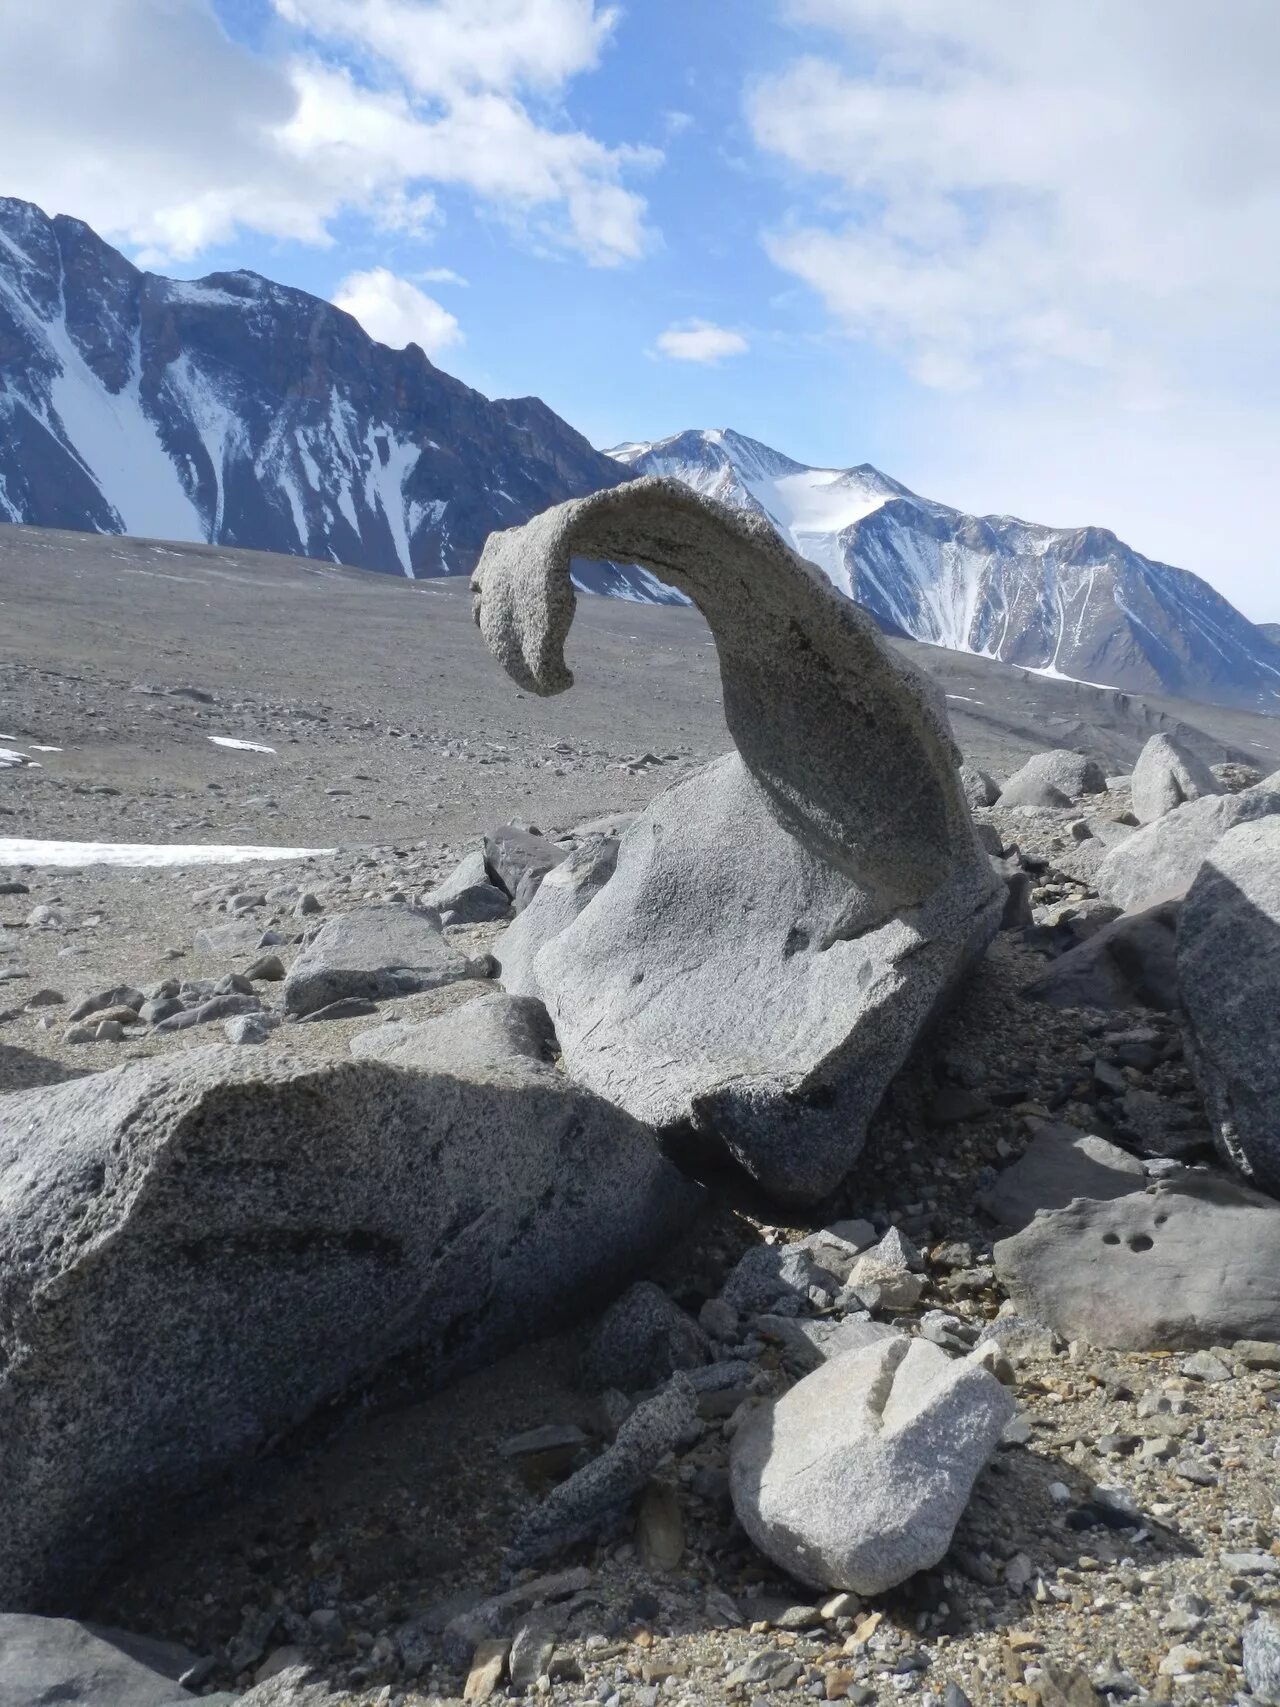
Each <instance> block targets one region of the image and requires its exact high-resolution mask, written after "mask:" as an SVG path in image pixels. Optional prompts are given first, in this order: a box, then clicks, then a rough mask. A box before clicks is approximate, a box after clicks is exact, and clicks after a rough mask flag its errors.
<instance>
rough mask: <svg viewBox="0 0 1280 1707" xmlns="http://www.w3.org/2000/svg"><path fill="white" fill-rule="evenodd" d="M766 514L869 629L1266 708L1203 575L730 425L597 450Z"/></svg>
mask: <svg viewBox="0 0 1280 1707" xmlns="http://www.w3.org/2000/svg"><path fill="white" fill-rule="evenodd" d="M610 454H611V455H612V456H614V457H615V458H616V459H617V460H618V461H619V462H620V463H621V464H622V465H623V466H624V467H626V468H628V469H630V470H631V471H632V472H634V473H636V474H663V475H668V476H671V477H673V478H675V479H678V480H682V481H684V483H685V484H686V485H689V486H691V487H693V488H694V489H695V490H697V491H700V492H703V493H705V494H707V495H708V496H710V497H715V498H718V499H720V501H721V502H723V503H727V504H730V505H733V506H734V507H736V508H741V509H747V510H751V511H754V512H755V513H757V514H760V515H763V516H765V517H766V518H767V519H768V520H769V521H770V522H771V523H772V524H773V525H774V526H775V527H776V528H777V529H778V532H779V533H780V534H781V535H782V536H783V538H784V539H786V540H787V541H788V543H789V544H791V545H792V546H793V547H794V548H795V550H797V551H798V552H799V553H800V555H801V556H803V557H806V558H808V559H809V560H810V561H811V562H813V563H816V564H817V566H818V567H819V568H820V569H822V570H823V572H824V573H825V574H826V575H827V576H828V578H829V579H830V580H831V581H832V583H833V585H835V586H836V587H837V588H838V589H839V590H840V591H841V592H843V593H845V594H846V595H847V596H849V597H850V598H853V599H855V600H857V602H858V603H859V604H861V605H863V606H864V607H865V608H866V609H868V610H869V611H870V612H871V614H872V615H873V616H875V617H876V619H877V620H878V621H879V622H880V623H881V625H882V626H884V627H886V628H888V629H889V630H890V631H895V630H896V631H897V632H900V633H905V634H907V635H909V636H910V637H911V638H912V639H915V640H921V641H925V642H927V643H929V644H932V645H938V646H945V647H947V648H949V649H951V650H953V651H960V652H972V653H976V654H978V655H980V656H986V657H993V658H997V659H999V660H1000V661H1002V662H1004V663H1012V664H1018V665H1020V666H1021V667H1023V668H1024V669H1032V670H1038V671H1040V672H1042V673H1044V674H1046V675H1055V674H1060V675H1063V676H1068V677H1070V678H1071V679H1072V680H1075V681H1083V682H1089V683H1093V684H1096V685H1098V686H1103V687H1114V688H1123V689H1127V690H1132V691H1137V692H1151V691H1155V690H1160V691H1163V692H1167V693H1173V694H1178V695H1181V696H1183V697H1186V698H1198V699H1205V700H1208V701H1209V702H1210V703H1217V704H1223V705H1236V706H1239V707H1241V708H1242V709H1249V710H1256V711H1264V712H1267V713H1268V714H1271V715H1277V714H1280V658H1277V655H1276V647H1275V643H1274V642H1273V641H1272V640H1271V639H1270V638H1269V637H1268V635H1267V634H1266V633H1265V631H1263V630H1260V629H1258V628H1255V626H1254V625H1253V624H1252V623H1250V622H1249V621H1248V619H1247V618H1246V617H1244V616H1243V615H1242V614H1241V613H1240V612H1239V611H1237V610H1236V609H1235V608H1234V606H1232V605H1231V604H1230V603H1229V602H1228V601H1227V600H1226V599H1225V598H1223V597H1222V595H1221V594H1220V593H1218V592H1216V591H1215V590H1214V589H1213V588H1212V587H1211V586H1210V585H1209V584H1208V582H1207V581H1204V580H1202V579H1201V578H1200V577H1199V576H1197V575H1194V574H1193V573H1192V572H1191V571H1190V570H1187V569H1179V568H1176V567H1175V566H1174V565H1172V564H1167V563H1160V562H1158V561H1156V560H1155V559H1152V558H1148V557H1144V556H1143V555H1142V554H1141V553H1140V552H1137V551H1135V550H1134V549H1133V548H1132V547H1131V546H1128V545H1126V544H1125V543H1124V541H1122V540H1121V539H1119V538H1118V536H1117V535H1116V534H1114V533H1113V532H1112V531H1111V530H1110V529H1108V528H1102V527H1098V526H1092V525H1090V526H1085V527H1079V528H1051V527H1046V526H1043V525H1042V524H1040V523H1036V522H1027V521H1024V520H1022V518H1020V517H1017V516H1011V515H988V516H974V515H969V514H967V513H966V512H964V511H962V510H957V509H955V508H954V507H952V506H950V505H947V504H940V503H937V502H935V501H934V500H933V499H929V498H923V497H921V496H920V495H919V494H918V493H915V492H913V491H912V490H911V489H910V488H909V487H907V486H904V485H903V484H902V483H901V482H900V481H898V480H895V479H893V478H892V476H890V475H887V474H884V473H883V472H882V471H881V470H879V469H877V468H875V467H874V466H873V465H872V464H870V463H860V464H858V465H856V466H854V467H852V468H846V469H823V468H814V467H812V466H810V465H808V464H805V463H800V462H796V461H795V460H794V458H792V457H789V456H786V455H785V454H784V453H782V452H780V451H776V450H774V449H773V448H772V447H771V446H768V445H765V444H762V443H761V442H760V441H759V440H756V439H750V438H748V437H747V436H746V435H745V434H741V433H737V432H735V431H734V430H733V429H732V428H692V429H685V430H684V431H682V432H679V433H674V434H672V435H670V436H669V437H668V438H665V439H657V440H635V441H631V442H629V443H627V444H624V445H618V446H615V447H614V449H613V450H612V451H611V452H610Z"/></svg>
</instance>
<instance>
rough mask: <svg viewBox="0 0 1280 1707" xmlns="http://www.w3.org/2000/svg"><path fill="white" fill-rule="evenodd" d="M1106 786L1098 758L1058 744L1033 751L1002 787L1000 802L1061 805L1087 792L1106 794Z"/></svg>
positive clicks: (1006, 803)
mask: <svg viewBox="0 0 1280 1707" xmlns="http://www.w3.org/2000/svg"><path fill="white" fill-rule="evenodd" d="M1106 787H1107V779H1106V776H1105V774H1104V772H1103V769H1102V766H1101V765H1100V764H1099V763H1098V762H1097V760H1096V759H1091V758H1088V757H1087V756H1086V755H1085V754H1084V753H1073V752H1071V751H1069V750H1068V749H1067V748H1065V747H1059V748H1055V749H1054V750H1053V751H1052V752H1048V753H1035V754H1033V755H1032V757H1031V758H1029V759H1028V760H1027V762H1026V764H1025V765H1023V767H1022V769H1021V770H1020V771H1015V772H1014V774H1013V775H1012V776H1011V777H1010V778H1009V780H1008V782H1006V783H1005V785H1004V787H1003V788H1002V789H1001V790H1000V804H1001V806H1002V807H1006V808H1010V809H1011V808H1013V807H1015V806H1029V807H1035V808H1039V809H1043V808H1046V807H1056V808H1058V809H1061V808H1063V807H1066V806H1070V805H1072V803H1073V802H1075V801H1077V800H1080V799H1082V798H1083V797H1084V796H1085V795H1086V794H1103V793H1105V791H1106Z"/></svg>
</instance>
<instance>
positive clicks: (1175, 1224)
mask: <svg viewBox="0 0 1280 1707" xmlns="http://www.w3.org/2000/svg"><path fill="white" fill-rule="evenodd" d="M995 1266H996V1274H997V1276H998V1278H999V1279H1000V1281H1001V1282H1002V1284H1003V1285H1004V1287H1005V1289H1006V1290H1007V1292H1008V1294H1009V1297H1010V1298H1011V1299H1012V1300H1013V1303H1014V1307H1015V1308H1016V1309H1017V1310H1018V1312H1019V1313H1020V1314H1022V1315H1025V1316H1031V1317H1034V1318H1035V1319H1036V1320H1037V1321H1041V1322H1045V1323H1046V1324H1047V1325H1048V1326H1049V1327H1051V1328H1053V1329H1054V1330H1055V1331H1056V1332H1058V1333H1059V1334H1061V1335H1062V1337H1063V1338H1064V1339H1067V1340H1075V1339H1078V1340H1083V1341H1084V1342H1085V1343H1086V1344H1087V1345H1095V1346H1106V1347H1112V1348H1114V1349H1116V1350H1119V1351H1166V1350H1180V1349H1182V1348H1184V1347H1185V1348H1187V1349H1189V1350H1193V1349H1195V1348H1196V1347H1199V1346H1214V1345H1230V1344H1232V1342H1233V1341H1235V1340H1240V1339H1250V1340H1271V1339H1275V1338H1277V1337H1278V1336H1280V1204H1277V1203H1275V1202H1274V1201H1273V1200H1272V1199H1271V1198H1269V1197H1264V1196H1262V1194H1261V1193H1260V1192H1256V1191H1252V1190H1250V1188H1249V1187H1247V1186H1244V1185H1239V1184H1237V1183H1236V1182H1235V1181H1234V1180H1229V1179H1226V1178H1224V1177H1222V1176H1220V1175H1216V1174H1209V1173H1184V1174H1180V1175H1176V1176H1173V1177H1171V1178H1170V1179H1168V1180H1161V1181H1159V1182H1158V1183H1157V1184H1155V1185H1151V1186H1148V1187H1147V1188H1146V1189H1145V1190H1143V1191H1138V1192H1132V1193H1130V1194H1129V1195H1127V1196H1125V1197H1117V1198H1113V1199H1111V1201H1109V1202H1096V1201H1093V1200H1091V1199H1088V1198H1081V1199H1078V1200H1077V1201H1076V1202H1074V1203H1071V1204H1068V1205H1067V1207H1066V1208H1064V1209H1055V1210H1052V1211H1050V1212H1048V1213H1041V1214H1039V1215H1037V1216H1036V1217H1035V1219H1034V1220H1032V1221H1031V1222H1030V1223H1029V1225H1028V1226H1026V1227H1024V1228H1023V1229H1022V1231H1021V1232H1020V1233H1017V1234H1015V1235H1014V1237H1013V1238H1010V1239H1004V1240H1002V1241H1001V1242H1000V1243H998V1244H997V1245H996V1247H995Z"/></svg>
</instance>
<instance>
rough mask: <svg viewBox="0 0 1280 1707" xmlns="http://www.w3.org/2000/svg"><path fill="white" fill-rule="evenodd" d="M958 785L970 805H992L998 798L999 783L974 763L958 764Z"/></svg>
mask: <svg viewBox="0 0 1280 1707" xmlns="http://www.w3.org/2000/svg"><path fill="white" fill-rule="evenodd" d="M960 786H961V788H963V790H964V797H965V799H966V800H967V801H968V802H969V804H970V806H994V805H995V803H996V801H997V800H999V798H1000V784H999V783H998V782H996V780H995V779H994V777H990V776H988V775H987V773H986V771H984V770H979V769H978V767H977V766H976V765H961V766H960Z"/></svg>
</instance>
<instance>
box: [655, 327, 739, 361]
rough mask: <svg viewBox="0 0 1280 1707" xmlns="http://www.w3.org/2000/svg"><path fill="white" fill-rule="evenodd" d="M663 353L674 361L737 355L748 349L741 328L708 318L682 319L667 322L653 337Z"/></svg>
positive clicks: (708, 359)
mask: <svg viewBox="0 0 1280 1707" xmlns="http://www.w3.org/2000/svg"><path fill="white" fill-rule="evenodd" d="M654 343H655V344H656V346H657V348H658V349H659V350H660V351H661V353H662V354H663V355H664V356H669V357H670V359H671V360H672V361H674V362H705V363H708V364H710V363H714V362H719V361H723V360H724V358H725V357H726V356H740V355H742V354H743V353H744V352H745V351H746V349H747V340H746V339H745V338H744V337H743V336H742V333H741V332H734V331H731V330H730V329H729V327H727V326H716V325H714V324H713V323H712V322H711V321H710V320H684V321H681V322H680V323H679V324H678V325H675V326H668V327H667V329H666V331H665V332H659V334H658V336H657V338H656V339H655V340H654Z"/></svg>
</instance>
